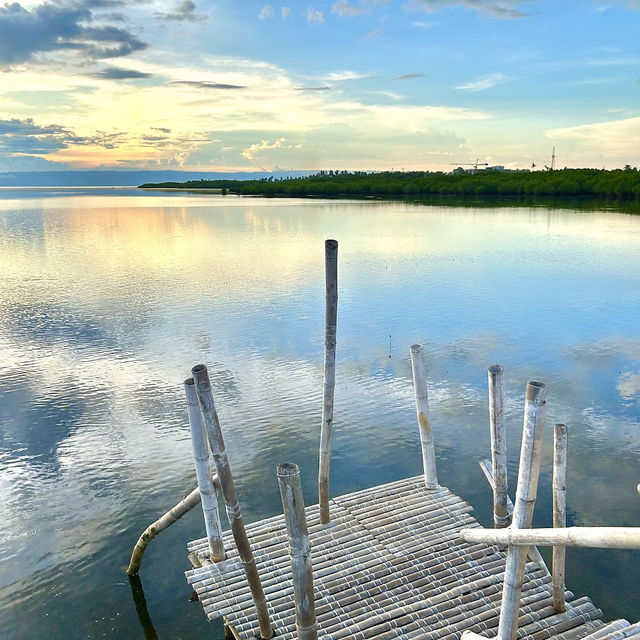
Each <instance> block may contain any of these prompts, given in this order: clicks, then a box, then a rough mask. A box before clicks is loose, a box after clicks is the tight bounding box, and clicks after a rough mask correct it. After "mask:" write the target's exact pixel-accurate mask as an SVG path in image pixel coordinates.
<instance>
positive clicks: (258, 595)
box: [191, 364, 273, 640]
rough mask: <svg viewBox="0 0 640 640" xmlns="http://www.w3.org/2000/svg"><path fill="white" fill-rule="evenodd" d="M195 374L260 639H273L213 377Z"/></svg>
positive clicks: (202, 370) (201, 368) (200, 368)
mask: <svg viewBox="0 0 640 640" xmlns="http://www.w3.org/2000/svg"><path fill="white" fill-rule="evenodd" d="M191 373H192V375H193V380H194V383H195V387H196V393H197V395H198V401H199V403H200V409H201V411H202V417H203V420H204V426H205V429H206V432H207V437H208V438H209V446H210V447H211V453H212V454H213V460H214V462H215V464H216V469H217V471H218V478H219V482H220V489H221V490H222V497H223V498H224V502H225V506H226V509H227V516H228V518H229V524H230V526H231V532H232V534H233V539H234V540H235V543H236V547H237V549H238V555H239V556H240V561H241V562H242V566H243V568H244V571H245V574H246V576H247V582H248V583H249V588H250V589H251V595H252V597H253V602H254V604H255V607H256V612H257V615H258V624H259V625H260V636H261V637H262V638H264V639H265V640H268V639H269V638H271V637H272V636H273V629H272V627H271V621H270V620H269V612H268V610H267V601H266V599H265V596H264V591H263V589H262V584H261V583H260V576H259V575H258V569H257V568H256V562H255V560H254V558H253V552H252V551H251V546H250V545H249V539H248V537H247V532H246V530H245V528H244V522H243V521H242V512H241V510H240V505H239V504H238V499H237V497H236V488H235V485H234V484H233V476H232V475H231V467H230V466H229V458H228V457H227V452H226V449H225V446H224V439H223V437H222V430H221V429H220V421H219V420H218V413H217V412H216V406H215V403H214V400H213V393H212V391H211V382H210V381H209V373H208V372H207V367H205V365H203V364H198V365H196V366H195V367H193V369H191Z"/></svg>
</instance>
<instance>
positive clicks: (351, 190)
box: [141, 165, 640, 200]
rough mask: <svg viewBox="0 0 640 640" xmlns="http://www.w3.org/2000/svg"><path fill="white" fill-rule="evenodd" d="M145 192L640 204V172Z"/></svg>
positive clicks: (401, 178)
mask: <svg viewBox="0 0 640 640" xmlns="http://www.w3.org/2000/svg"><path fill="white" fill-rule="evenodd" d="M141 187H142V188H153V187H156V188H178V189H222V190H223V193H237V194H241V195H263V196H381V197H384V196H418V195H436V194H444V195H449V194H451V195H461V196H467V195H481V196H484V195H496V196H500V195H504V196H599V197H602V198H620V199H637V200H640V172H639V171H638V170H637V169H635V168H631V167H630V166H628V165H627V166H626V167H625V168H624V169H614V170H611V171H608V170H604V169H558V170H555V171H531V172H529V171H478V172H477V173H474V174H472V173H462V172H457V173H442V172H433V173H432V172H425V171H407V172H401V171H394V172H381V173H370V172H365V171H320V172H319V173H316V174H315V175H311V176H307V177H301V178H282V179H273V178H263V179H261V180H192V181H189V182H182V183H177V182H164V183H160V184H143V185H141Z"/></svg>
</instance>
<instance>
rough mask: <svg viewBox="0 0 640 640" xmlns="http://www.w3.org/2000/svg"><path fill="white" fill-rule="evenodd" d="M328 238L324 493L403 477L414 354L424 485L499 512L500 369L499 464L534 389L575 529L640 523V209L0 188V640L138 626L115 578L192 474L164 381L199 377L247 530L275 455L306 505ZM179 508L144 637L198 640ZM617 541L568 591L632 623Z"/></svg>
mask: <svg viewBox="0 0 640 640" xmlns="http://www.w3.org/2000/svg"><path fill="white" fill-rule="evenodd" d="M327 237H335V238H337V239H338V240H339V241H340V259H339V276H340V301H339V319H338V351H337V353H338V364H337V385H336V408H335V431H334V439H333V456H332V478H331V491H332V493H333V494H334V495H335V494H339V493H344V492H347V491H351V490H355V489H359V488H363V487H366V486H371V485H374V484H379V483H382V482H387V481H390V480H394V479H398V478H402V477H405V476H407V475H414V474H418V473H419V472H420V465H421V459H420V452H419V438H418V432H417V428H416V425H415V410H414V408H413V395H412V388H411V381H410V362H409V358H408V353H409V352H408V349H409V346H410V345H411V344H412V343H414V342H422V343H423V344H424V345H425V351H426V353H427V357H428V369H429V385H430V387H429V391H430V402H431V412H432V421H433V428H434V434H435V441H436V449H437V458H438V464H439V475H440V479H441V482H442V483H443V484H445V485H446V486H448V487H449V488H451V489H452V490H453V491H454V492H456V493H458V494H459V495H462V496H463V497H464V498H465V499H467V500H468V501H469V502H470V503H471V504H473V505H474V507H476V517H478V519H479V520H480V521H481V522H482V523H483V524H485V525H489V524H490V523H491V515H490V511H491V497H490V492H489V489H488V486H487V485H486V483H485V481H484V479H483V477H482V474H481V471H480V469H479V467H478V465H477V460H478V459H480V458H483V457H488V453H489V448H488V444H489V434H488V419H487V398H486V369H487V367H488V366H489V365H490V364H492V363H494V362H499V363H501V364H503V365H504V367H505V371H506V391H507V411H506V420H507V426H508V430H509V431H508V445H509V471H510V478H509V480H510V483H511V488H512V491H511V492H512V495H513V488H514V485H515V479H516V474H517V458H518V447H519V442H520V435H519V434H520V430H521V425H522V410H523V394H524V388H525V384H526V382H527V380H533V379H537V380H542V381H544V382H546V383H547V385H548V387H549V396H548V408H547V433H546V435H545V453H544V455H545V462H544V464H543V468H542V474H541V486H540V490H539V499H538V505H537V509H536V517H535V523H536V524H538V525H540V526H548V525H549V524H550V521H551V509H550V506H551V494H550V479H551V466H550V460H551V450H552V442H551V435H552V434H551V431H552V429H551V426H552V424H553V422H565V423H567V424H568V425H569V430H570V445H569V478H568V507H569V520H570V524H576V525H583V526H598V525H610V526H625V525H627V526H640V496H638V494H637V493H636V490H635V486H636V484H637V483H638V482H640V465H639V464H638V461H639V459H640V440H639V439H638V435H639V433H638V432H639V424H640V329H639V325H638V318H639V317H640V217H637V216H633V215H629V214H626V213H616V212H613V211H598V210H596V211H583V210H572V209H570V208H568V207H567V208H555V209H553V208H548V207H546V208H542V207H541V208H538V207H533V206H529V207H522V206H520V207H497V206H496V207H482V208H479V207H463V206H453V207H446V206H443V205H438V206H424V205H412V204H407V203H401V202H390V203H384V202H372V201H337V200H331V201H326V200H324V201H322V200H315V201H311V200H272V199H269V200H267V199H260V198H236V197H231V196H227V197H223V196H215V195H202V194H200V195H187V194H182V193H170V194H154V193H149V192H140V191H135V190H126V189H124V190H117V189H116V190H110V189H103V190H86V189H84V190H73V189H60V190H56V189H47V190H23V191H16V190H2V191H1V192H0V270H1V272H2V274H3V280H2V283H1V284H0V491H1V495H2V498H3V499H2V502H1V503H0V541H1V544H0V629H3V630H4V632H5V633H6V637H8V638H11V639H13V638H25V639H26V638H53V639H58V638H60V639H62V638H102V637H111V638H132V637H144V636H143V631H142V629H141V627H140V625H139V622H138V617H137V615H136V610H135V607H134V605H133V602H132V599H131V591H130V588H129V583H128V580H127V579H126V576H125V574H124V573H123V567H124V566H125V565H126V564H127V562H128V557H129V554H130V551H131V547H132V546H133V544H134V543H135V540H136V539H137V536H138V535H139V534H140V532H141V531H142V530H143V529H144V528H145V527H146V526H147V525H148V524H149V523H150V522H152V521H153V520H154V519H155V518H156V517H157V516H158V515H160V514H161V513H163V512H164V511H166V510H167V509H168V508H169V507H171V506H172V505H173V504H174V503H175V502H177V501H178V500H179V499H180V498H181V497H182V496H183V495H184V494H186V493H187V492H188V491H190V490H191V489H192V488H193V486H194V484H195V472H194V469H193V461H192V457H191V451H190V446H191V445H190V440H189V429H188V423H187V418H186V411H185V405H184V400H183V391H182V381H183V379H184V378H185V377H186V376H187V375H188V372H189V370H190V368H191V366H192V365H194V364H196V363H198V362H205V363H206V364H207V365H208V366H209V369H210V373H211V376H212V379H213V385H214V392H215V395H216V400H217V404H218V409H219V413H220V418H221V421H222V426H223V430H224V433H225V438H226V443H227V449H228V452H229V455H230V459H231V464H232V468H233V471H234V474H235V477H236V482H237V488H238V493H239V496H240V499H241V502H242V506H243V509H244V514H245V517H246V519H247V520H249V521H251V520H255V519H259V518H262V517H265V516H270V515H273V514H275V513H278V512H279V510H280V504H279V494H278V489H277V482H276V479H275V465H276V463H277V462H282V461H289V460H290V461H294V462H297V463H298V464H299V465H300V466H301V468H302V476H303V488H304V493H305V499H306V501H307V502H308V503H311V502H312V501H315V499H316V498H315V482H316V472H317V448H318V430H319V423H320V412H321V396H322V355H323V346H322V341H323V330H324V327H323V321H324V300H323V295H324V273H323V250H324V249H323V245H324V239H325V238H327ZM203 534H204V527H203V524H202V519H201V515H200V513H198V512H197V511H194V512H193V513H191V514H189V515H188V516H186V517H185V518H184V519H183V520H182V521H181V522H180V523H179V524H176V525H175V526H173V527H171V528H170V529H169V530H167V531H166V532H165V533H163V534H162V535H161V536H160V538H158V539H157V540H156V541H154V542H153V543H152V545H151V547H150V548H149V550H148V552H147V554H146V556H145V559H144V563H143V568H142V571H141V579H142V583H143V586H144V589H145V594H146V599H147V605H148V609H149V613H150V615H151V618H152V620H153V624H154V625H155V628H156V631H157V633H158V636H159V637H160V638H185V639H186V638H189V639H190V640H195V639H197V638H212V637H213V638H215V637H218V635H217V634H219V628H218V627H215V626H214V628H213V629H212V627H211V626H210V625H209V624H208V623H207V622H206V621H205V618H204V615H203V614H202V610H201V607H200V605H198V604H197V603H196V604H194V603H189V602H188V598H189V595H190V590H189V589H188V588H187V585H186V583H185V580H184V577H183V575H182V572H183V571H184V570H185V569H187V568H188V563H187V560H186V553H185V543H186V541H187V540H189V539H192V538H195V537H201V536H202V535H203ZM639 560H640V558H639V557H638V554H637V553H635V552H613V551H598V550H570V551H569V552H568V569H567V583H568V586H569V588H571V589H572V590H573V591H574V592H575V593H579V594H583V593H588V594H589V595H591V596H592V598H593V599H594V601H595V603H596V605H598V606H600V607H601V608H603V609H604V611H605V615H606V616H607V617H608V618H612V617H614V616H625V617H627V618H629V619H632V618H633V619H638V618H639V617H640V605H639V604H638V598H637V594H638V593H639V591H640V575H639V574H638V572H636V571H633V570H632V567H633V566H634V564H635V566H637V564H638V561H639Z"/></svg>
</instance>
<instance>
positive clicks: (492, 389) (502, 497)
mask: <svg viewBox="0 0 640 640" xmlns="http://www.w3.org/2000/svg"><path fill="white" fill-rule="evenodd" d="M487 378H488V382H489V423H490V426H491V468H492V470H493V522H494V525H495V527H496V528H497V529H502V528H504V527H508V526H509V525H510V524H511V513H510V512H509V507H508V504H507V501H508V494H507V439H506V435H505V428H504V420H503V416H504V369H503V367H502V365H499V364H494V365H492V366H491V367H489V370H488V371H487Z"/></svg>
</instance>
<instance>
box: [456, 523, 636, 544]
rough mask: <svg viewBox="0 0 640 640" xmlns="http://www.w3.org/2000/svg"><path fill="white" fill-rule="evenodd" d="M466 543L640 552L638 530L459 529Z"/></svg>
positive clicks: (577, 528) (602, 528) (617, 528)
mask: <svg viewBox="0 0 640 640" xmlns="http://www.w3.org/2000/svg"><path fill="white" fill-rule="evenodd" d="M460 538H461V539H462V540H464V541H465V542H485V543H487V544H508V545H512V546H513V545H515V546H519V547H526V546H529V545H531V544H536V545H540V546H542V547H552V546H554V545H564V546H566V547H595V548H598V549H640V527H565V528H562V529H556V528H551V527H549V528H546V529H511V528H509V529H505V530H504V531H499V530H494V529H462V530H461V531H460Z"/></svg>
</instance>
